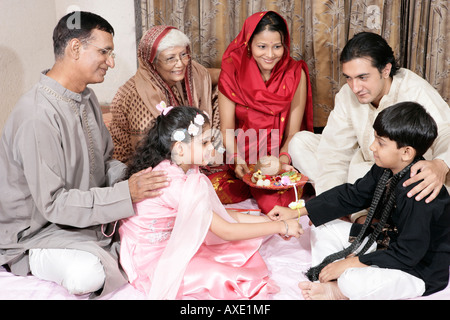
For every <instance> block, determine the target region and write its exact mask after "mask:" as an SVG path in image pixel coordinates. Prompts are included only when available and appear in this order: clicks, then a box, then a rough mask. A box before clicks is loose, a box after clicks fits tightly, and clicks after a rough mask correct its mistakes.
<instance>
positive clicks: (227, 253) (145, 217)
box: [119, 161, 276, 299]
mask: <svg viewBox="0 0 450 320" xmlns="http://www.w3.org/2000/svg"><path fill="white" fill-rule="evenodd" d="M154 170H165V171H167V172H168V175H169V177H170V178H171V181H170V186H169V187H167V188H165V189H163V195H161V196H160V197H157V198H153V199H147V200H144V201H142V202H139V203H137V204H136V205H135V212H136V215H135V216H133V217H131V218H128V219H125V220H123V221H122V222H121V226H120V228H119V233H120V238H121V249H120V262H121V264H122V267H123V268H124V270H125V272H126V273H127V275H128V279H129V281H130V283H131V284H132V285H133V286H134V287H135V288H137V289H139V290H141V291H143V292H145V293H146V294H147V296H148V297H149V298H150V299H252V298H258V299H267V298H268V294H269V293H274V292H275V291H276V286H273V285H270V284H269V277H268V270H267V267H266V265H265V263H264V261H263V259H262V258H261V256H260V254H259V252H258V249H259V247H260V245H261V242H262V239H252V240H244V241H224V240H222V239H220V238H219V237H217V236H216V235H214V234H213V233H211V232H210V231H209V227H210V224H211V219H212V212H213V211H214V212H216V213H217V214H219V215H220V216H221V217H222V218H224V219H225V220H227V221H230V222H235V221H234V220H233V219H232V218H231V217H230V216H229V215H228V214H227V212H226V210H225V208H224V207H223V205H222V204H221V203H220V200H219V199H218V197H217V195H216V193H215V191H214V188H213V186H212V185H211V182H210V180H209V179H208V178H207V177H206V176H205V175H203V174H201V173H199V172H198V170H190V171H189V172H188V173H187V174H185V173H184V172H183V170H182V169H181V168H179V167H178V166H176V165H173V164H171V163H170V162H169V161H163V162H162V163H160V164H159V165H158V166H156V167H155V168H154Z"/></svg>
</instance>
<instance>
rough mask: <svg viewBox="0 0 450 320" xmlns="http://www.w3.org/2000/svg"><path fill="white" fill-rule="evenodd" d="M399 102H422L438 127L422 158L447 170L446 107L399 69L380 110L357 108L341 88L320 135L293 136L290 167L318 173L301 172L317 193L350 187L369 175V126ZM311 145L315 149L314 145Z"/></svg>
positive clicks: (449, 125)
mask: <svg viewBox="0 0 450 320" xmlns="http://www.w3.org/2000/svg"><path fill="white" fill-rule="evenodd" d="M402 101H415V102H417V103H420V104H421V105H423V106H424V107H425V108H426V110H427V111H428V112H429V113H430V114H431V116H432V117H433V118H434V120H435V121H436V123H437V125H438V130H439V132H438V138H437V139H436V141H435V142H434V144H433V145H432V147H431V148H430V150H428V152H427V153H426V154H425V155H424V157H425V158H426V159H427V160H431V159H437V158H438V159H442V160H444V161H445V163H446V164H447V166H449V167H450V150H449V146H450V108H449V106H448V104H447V103H446V102H445V101H444V100H443V99H442V97H441V96H440V95H439V93H438V92H437V91H436V90H435V89H434V88H433V87H432V86H431V85H430V84H429V83H428V82H427V81H425V80H424V79H423V78H421V77H419V76H418V75H416V74H415V73H413V72H412V71H409V70H407V69H400V70H399V71H398V72H397V74H396V75H395V76H394V78H393V81H392V84H391V88H390V90H389V93H388V94H387V95H385V96H384V97H383V98H382V99H381V101H380V104H379V106H378V108H375V107H374V106H373V105H372V104H360V103H359V101H358V99H357V98H356V96H355V94H354V93H353V92H352V90H351V89H350V87H349V86H348V85H347V84H345V85H344V86H343V87H342V88H341V90H340V91H339V92H338V93H337V95H336V98H335V106H334V109H333V111H332V112H331V113H330V116H329V118H328V123H327V125H326V126H325V129H324V131H323V133H322V135H315V136H314V137H311V136H308V137H305V136H304V135H303V133H297V134H296V136H297V137H294V138H293V139H292V142H291V144H290V145H289V153H291V156H292V160H293V163H294V165H295V166H296V167H297V168H299V167H300V168H299V169H300V171H302V169H301V168H303V167H304V168H308V167H309V168H312V167H315V169H316V170H313V171H317V172H309V174H308V172H304V173H305V174H306V175H307V176H308V177H310V178H312V179H313V180H314V182H315V189H316V192H317V194H320V193H322V192H324V191H326V190H329V189H331V188H333V187H335V186H337V185H340V184H342V183H345V182H350V183H353V182H354V181H355V180H356V179H358V178H361V177H362V176H364V175H365V174H366V173H367V172H368V171H369V169H370V168H371V167H372V165H373V164H374V158H373V154H372V151H370V149H369V148H370V145H371V144H372V142H373V141H374V130H373V127H372V125H373V122H374V121H375V118H376V117H377V115H378V113H380V112H381V111H382V110H384V109H386V108H387V107H389V106H391V105H394V104H396V103H398V102H402ZM300 140H304V141H305V140H310V141H309V142H308V143H309V145H310V146H309V147H308V146H305V145H304V141H301V142H300ZM315 141H317V143H316V145H317V144H318V146H317V147H316V146H315V145H314V142H315ZM319 141H320V142H319ZM300 143H301V144H302V146H301V147H300ZM303 148H305V149H307V148H308V149H311V150H303ZM315 148H317V150H314V149H315ZM308 152H311V153H308ZM306 154H308V156H306ZM308 162H309V163H310V164H312V166H311V165H309V164H308ZM296 164H297V165H296ZM305 170H308V169H305ZM446 186H447V189H448V188H449V186H450V181H449V179H447V183H446Z"/></svg>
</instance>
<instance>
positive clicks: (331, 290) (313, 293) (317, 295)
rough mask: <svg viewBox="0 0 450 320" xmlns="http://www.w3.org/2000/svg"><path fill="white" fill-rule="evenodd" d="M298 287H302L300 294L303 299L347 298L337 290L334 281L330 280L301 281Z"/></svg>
mask: <svg viewBox="0 0 450 320" xmlns="http://www.w3.org/2000/svg"><path fill="white" fill-rule="evenodd" d="M298 287H299V288H300V289H302V295H303V297H304V298H305V300H347V299H348V298H347V297H346V296H344V295H343V294H342V292H341V290H339V287H338V285H337V282H336V281H331V282H323V283H317V282H309V281H303V282H300V283H299V284H298Z"/></svg>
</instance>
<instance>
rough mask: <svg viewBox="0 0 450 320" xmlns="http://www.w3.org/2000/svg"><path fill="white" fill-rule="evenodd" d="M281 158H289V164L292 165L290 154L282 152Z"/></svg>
mask: <svg viewBox="0 0 450 320" xmlns="http://www.w3.org/2000/svg"><path fill="white" fill-rule="evenodd" d="M281 156H286V157H288V159H289V162H288V164H292V158H291V156H290V155H289V153H287V152H282V153H280V158H281Z"/></svg>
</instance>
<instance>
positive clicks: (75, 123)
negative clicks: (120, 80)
mask: <svg viewBox="0 0 450 320" xmlns="http://www.w3.org/2000/svg"><path fill="white" fill-rule="evenodd" d="M112 150H113V143H112V139H111V136H110V134H109V132H108V129H107V128H106V126H105V125H104V123H103V119H102V113H101V110H100V106H99V103H98V101H97V98H96V97H95V94H94V93H93V91H92V90H91V89H89V88H86V90H84V92H82V93H81V94H77V93H74V92H72V91H69V90H67V89H65V88H64V87H63V86H61V85H60V84H59V83H58V82H56V81H55V80H53V79H51V78H49V77H47V76H46V75H44V74H42V75H41V78H40V81H39V82H38V83H37V84H36V85H35V86H34V87H33V88H32V89H31V90H30V91H29V92H28V93H26V94H25V95H24V96H23V97H22V98H21V99H20V100H19V102H18V103H17V105H16V107H15V108H14V110H13V111H12V113H11V115H10V117H9V119H8V121H7V122H6V124H5V127H4V130H3V133H2V136H1V141H0V175H1V177H2V183H0V265H3V264H8V265H9V266H10V268H11V271H12V272H13V273H15V274H18V275H25V274H27V273H28V272H29V271H30V270H29V263H28V251H27V250H28V249H32V248H72V249H79V250H84V251H88V252H90V253H93V254H94V255H96V256H98V257H99V258H100V260H101V262H102V264H103V267H104V269H105V273H106V281H105V285H104V288H103V291H102V295H103V294H106V293H108V292H111V291H113V290H115V289H116V288H118V287H119V286H121V285H123V284H124V283H126V279H125V277H124V276H123V274H122V272H121V271H120V269H119V263H118V258H117V252H116V250H115V245H113V244H112V239H111V238H107V237H105V236H104V235H103V233H102V231H101V225H102V224H107V223H109V222H112V221H115V220H119V219H122V218H126V217H129V216H131V215H133V214H134V211H133V207H132V203H131V198H130V193H129V189H128V182H127V181H122V182H118V183H116V184H114V185H113V186H111V185H112V184H113V183H114V181H115V180H117V179H118V178H120V177H121V175H123V172H124V169H125V165H124V164H122V163H121V162H118V161H116V160H112V159H111V154H112ZM105 228H106V226H105ZM108 231H110V230H108Z"/></svg>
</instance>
